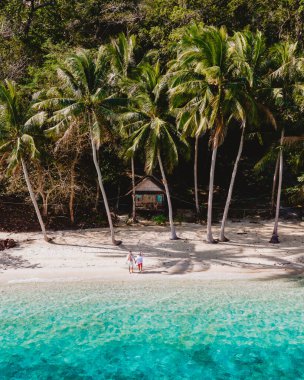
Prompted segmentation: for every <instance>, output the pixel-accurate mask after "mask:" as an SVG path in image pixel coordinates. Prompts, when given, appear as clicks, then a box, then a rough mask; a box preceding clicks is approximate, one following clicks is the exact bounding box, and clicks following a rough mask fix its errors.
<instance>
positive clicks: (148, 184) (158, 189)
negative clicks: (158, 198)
mask: <svg viewBox="0 0 304 380" xmlns="http://www.w3.org/2000/svg"><path fill="white" fill-rule="evenodd" d="M135 192H149V193H164V192H165V188H164V186H163V184H162V183H161V182H160V181H159V180H158V179H157V178H155V177H154V176H150V175H147V176H145V177H143V178H142V179H141V180H140V181H139V182H137V184H136V185H135ZM131 193H132V189H131V190H130V191H129V192H128V194H131Z"/></svg>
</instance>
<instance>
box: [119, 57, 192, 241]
mask: <svg viewBox="0 0 304 380" xmlns="http://www.w3.org/2000/svg"><path fill="white" fill-rule="evenodd" d="M162 79H163V77H162V75H161V72H160V65H159V63H158V62H157V63H156V64H155V65H151V64H150V63H147V62H144V63H142V64H141V65H140V66H139V73H138V76H137V78H136V80H135V81H134V86H133V92H132V93H131V94H130V103H131V104H130V107H129V111H128V112H126V113H125V114H124V115H123V118H124V120H125V125H126V127H127V128H129V127H132V128H133V130H134V132H132V134H131V137H130V140H131V146H130V148H129V153H130V154H134V152H136V151H137V150H138V149H139V148H142V149H143V150H144V151H145V170H146V172H147V173H148V174H149V173H151V172H152V170H153V168H154V167H155V166H156V165H157V164H158V165H159V168H160V171H161V175H162V180H163V184H164V187H165V191H166V196H167V203H168V211H169V222H170V229H171V239H172V240H176V239H178V238H177V235H176V231H175V226H174V222H173V210H172V204H171V197H170V191H169V186H168V182H167V178H166V173H165V169H167V170H168V171H169V172H170V171H172V170H173V168H174V166H175V165H176V164H177V162H178V148H177V145H178V143H179V135H178V133H177V130H176V128H175V127H174V125H173V122H174V118H173V117H172V116H171V115H170V114H169V112H168V100H167V95H166V93H165V91H164V89H163V88H162V86H161V84H162ZM181 141H182V143H183V144H184V145H186V142H185V141H184V140H183V139H182V140H181Z"/></svg>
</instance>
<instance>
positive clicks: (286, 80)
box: [269, 41, 304, 244]
mask: <svg viewBox="0 0 304 380" xmlns="http://www.w3.org/2000/svg"><path fill="white" fill-rule="evenodd" d="M271 53H272V57H273V64H274V70H273V71H272V72H271V73H270V75H269V79H270V88H271V91H272V95H273V98H274V99H275V106H276V110H277V113H278V114H279V115H281V117H282V119H283V120H282V125H281V138H280V147H279V153H278V159H279V176H278V190H277V202H276V212H275V220H274V228H273V232H272V236H271V239H270V241H269V242H270V243H273V244H278V243H279V242H280V241H279V236H278V224H279V214H280V206H281V191H282V181H283V142H284V136H285V125H287V123H288V124H289V123H290V118H291V116H290V108H291V107H292V108H296V106H295V100H294V95H295V92H296V91H297V90H298V87H299V86H301V84H300V83H299V80H300V79H302V77H303V71H304V70H303V69H304V58H302V57H299V56H298V54H297V43H292V42H290V41H285V42H282V43H278V44H276V45H274V46H273V47H272V49H271Z"/></svg>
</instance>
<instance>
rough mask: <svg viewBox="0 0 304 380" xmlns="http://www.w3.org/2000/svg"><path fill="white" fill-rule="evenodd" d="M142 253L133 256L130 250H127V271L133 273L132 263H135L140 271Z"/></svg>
mask: <svg viewBox="0 0 304 380" xmlns="http://www.w3.org/2000/svg"><path fill="white" fill-rule="evenodd" d="M143 261H144V259H143V254H142V252H139V255H138V256H137V257H136V258H135V256H134V255H133V253H132V251H129V253H128V254H127V264H128V265H129V273H133V265H134V264H136V265H137V267H138V271H139V272H142V267H143Z"/></svg>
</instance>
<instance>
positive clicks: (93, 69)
mask: <svg viewBox="0 0 304 380" xmlns="http://www.w3.org/2000/svg"><path fill="white" fill-rule="evenodd" d="M58 79H59V82H60V88H59V89H57V90H53V91H51V94H50V96H48V97H47V99H44V100H41V101H39V102H37V103H36V104H35V105H34V108H35V109H36V110H38V111H39V110H52V111H53V116H52V117H51V118H50V119H49V122H51V123H54V126H52V127H51V128H49V129H48V130H47V133H48V134H49V135H57V136H58V135H59V136H60V135H62V134H64V133H68V131H69V128H71V126H72V125H73V122H74V121H75V120H76V121H78V122H79V124H77V125H81V126H85V127H86V128H87V131H88V134H89V137H90V143H91V147H92V154H93V162H94V165H95V169H96V172H97V176H98V182H99V187H100V190H101V193H102V196H103V201H104V205H105V209H106V213H107V217H108V222H109V227H110V232H111V239H112V243H113V244H115V245H118V244H120V243H121V241H117V240H115V234H114V227H113V222H112V217H111V212H110V208H109V204H108V200H107V196H106V192H105V189H104V186H103V180H102V174H101V170H100V166H99V163H98V159H97V152H98V150H99V148H100V146H101V144H102V142H103V141H105V140H106V139H108V138H109V137H112V131H111V128H110V125H111V124H110V122H111V118H112V117H113V115H114V113H113V107H115V106H117V105H119V104H122V102H123V100H122V99H119V98H117V97H115V96H113V95H112V94H111V92H110V88H109V85H108V83H109V80H110V79H109V60H108V57H107V52H106V49H105V48H104V47H101V48H100V49H99V52H98V54H97V55H96V56H95V55H93V54H92V53H91V52H89V51H86V50H80V51H78V52H77V53H76V54H74V55H71V56H70V57H69V58H67V60H66V61H65V63H64V64H63V65H61V66H60V67H59V68H58Z"/></svg>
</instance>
